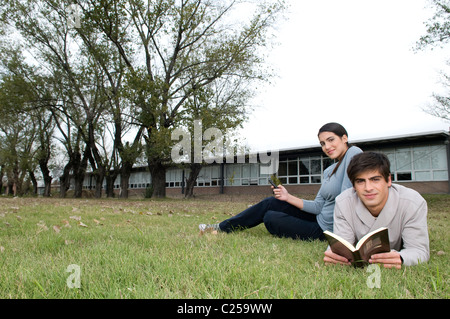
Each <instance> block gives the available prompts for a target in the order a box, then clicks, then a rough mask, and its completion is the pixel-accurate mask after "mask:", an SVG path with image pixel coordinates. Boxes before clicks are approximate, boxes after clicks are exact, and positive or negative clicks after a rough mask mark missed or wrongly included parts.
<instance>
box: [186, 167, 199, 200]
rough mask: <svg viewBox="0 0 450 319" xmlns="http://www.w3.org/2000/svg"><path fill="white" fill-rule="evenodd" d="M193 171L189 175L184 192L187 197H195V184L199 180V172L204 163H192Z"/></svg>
mask: <svg viewBox="0 0 450 319" xmlns="http://www.w3.org/2000/svg"><path fill="white" fill-rule="evenodd" d="M190 168H191V172H190V173H189V177H188V178H187V180H186V189H185V193H184V197H185V198H191V197H194V186H195V182H196V181H197V177H198V174H199V173H200V171H201V169H202V164H200V163H192V164H191V165H190Z"/></svg>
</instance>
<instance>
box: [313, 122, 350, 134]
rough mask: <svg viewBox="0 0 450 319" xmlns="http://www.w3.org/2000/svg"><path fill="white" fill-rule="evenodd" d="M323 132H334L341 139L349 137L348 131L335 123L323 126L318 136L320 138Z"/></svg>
mask: <svg viewBox="0 0 450 319" xmlns="http://www.w3.org/2000/svg"><path fill="white" fill-rule="evenodd" d="M322 132H332V133H334V134H336V135H337V136H339V137H342V136H344V135H347V137H348V133H347V130H346V129H345V128H344V127H343V126H342V125H341V124H339V123H334V122H331V123H327V124H325V125H324V126H322V127H321V128H320V129H319V133H318V134H317V136H319V135H320V133H322Z"/></svg>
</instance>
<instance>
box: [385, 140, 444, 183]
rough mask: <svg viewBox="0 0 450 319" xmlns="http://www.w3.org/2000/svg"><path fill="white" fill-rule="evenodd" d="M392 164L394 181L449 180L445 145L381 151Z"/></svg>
mask: <svg viewBox="0 0 450 319" xmlns="http://www.w3.org/2000/svg"><path fill="white" fill-rule="evenodd" d="M380 152H382V153H384V154H386V155H387V157H388V158H389V161H390V162H391V174H392V179H393V181H399V182H404V181H417V182H424V181H446V180H448V167H447V155H446V152H447V150H446V146H445V145H425V146H413V147H404V148H396V149H386V150H380Z"/></svg>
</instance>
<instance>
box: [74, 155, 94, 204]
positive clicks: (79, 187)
mask: <svg viewBox="0 0 450 319" xmlns="http://www.w3.org/2000/svg"><path fill="white" fill-rule="evenodd" d="M89 151H90V150H89V148H88V147H87V146H86V148H85V150H84V154H83V158H81V154H80V153H77V154H76V160H75V161H74V163H73V178H74V182H75V192H74V194H73V197H74V198H81V196H82V195H83V182H84V175H85V173H86V168H87V161H88V152H89Z"/></svg>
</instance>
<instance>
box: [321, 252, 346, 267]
mask: <svg viewBox="0 0 450 319" xmlns="http://www.w3.org/2000/svg"><path fill="white" fill-rule="evenodd" d="M323 261H324V262H325V265H333V264H341V265H351V264H352V263H351V262H349V261H348V259H347V258H345V257H342V256H341V255H338V254H335V253H333V252H332V251H331V249H328V250H327V251H326V252H325V257H323Z"/></svg>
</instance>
